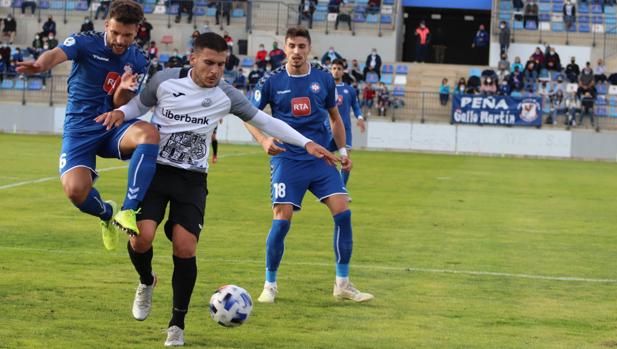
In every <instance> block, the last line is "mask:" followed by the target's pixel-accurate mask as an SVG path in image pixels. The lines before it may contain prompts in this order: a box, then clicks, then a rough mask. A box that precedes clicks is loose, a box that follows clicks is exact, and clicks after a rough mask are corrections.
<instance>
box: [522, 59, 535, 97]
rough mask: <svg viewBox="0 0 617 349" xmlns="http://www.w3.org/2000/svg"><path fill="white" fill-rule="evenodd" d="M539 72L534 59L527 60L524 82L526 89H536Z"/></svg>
mask: <svg viewBox="0 0 617 349" xmlns="http://www.w3.org/2000/svg"><path fill="white" fill-rule="evenodd" d="M537 79H538V72H537V70H536V64H535V62H534V61H529V62H527V66H526V67H525V71H524V72H523V84H524V88H525V91H535V89H536V80H537Z"/></svg>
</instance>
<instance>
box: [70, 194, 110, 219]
mask: <svg viewBox="0 0 617 349" xmlns="http://www.w3.org/2000/svg"><path fill="white" fill-rule="evenodd" d="M75 206H77V208H78V209H79V210H80V211H81V212H83V213H87V214H91V215H93V216H97V217H99V218H100V219H102V220H104V221H108V220H109V219H110V218H111V215H112V213H113V212H112V208H111V205H110V204H108V203H105V202H104V201H103V199H101V195H100V194H99V192H98V191H97V190H96V189H94V188H92V189H90V192H89V193H88V197H86V200H84V202H82V203H81V204H79V205H77V204H75Z"/></svg>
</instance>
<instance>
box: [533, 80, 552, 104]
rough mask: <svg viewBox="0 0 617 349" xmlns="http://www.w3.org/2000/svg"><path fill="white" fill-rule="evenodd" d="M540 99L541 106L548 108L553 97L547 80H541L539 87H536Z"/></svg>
mask: <svg viewBox="0 0 617 349" xmlns="http://www.w3.org/2000/svg"><path fill="white" fill-rule="evenodd" d="M537 93H538V94H539V95H540V97H541V98H542V105H543V106H547V107H548V106H549V104H550V99H551V97H552V96H553V89H552V88H551V85H550V84H549V83H548V80H541V81H540V85H539V86H538V92H537Z"/></svg>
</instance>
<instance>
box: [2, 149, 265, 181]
mask: <svg viewBox="0 0 617 349" xmlns="http://www.w3.org/2000/svg"><path fill="white" fill-rule="evenodd" d="M252 154H259V152H252V153H237V154H224V155H221V156H219V158H231V157H235V156H245V155H252ZM127 167H128V165H124V166H114V167H105V168H101V169H98V170H96V171H97V172H107V171H114V170H121V169H123V168H127ZM56 179H57V180H59V179H60V176H59V175H58V176H53V177H43V178H39V179H33V180H30V181H22V182H16V183H11V184H5V185H2V186H0V190H4V189H10V188H15V187H21V186H24V185H28V184H36V183H43V182H49V181H52V180H56Z"/></svg>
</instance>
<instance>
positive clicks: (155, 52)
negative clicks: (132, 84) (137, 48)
mask: <svg viewBox="0 0 617 349" xmlns="http://www.w3.org/2000/svg"><path fill="white" fill-rule="evenodd" d="M158 56H159V48H158V47H156V41H151V42H150V47H149V48H148V59H153V58H155V57H158Z"/></svg>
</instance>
